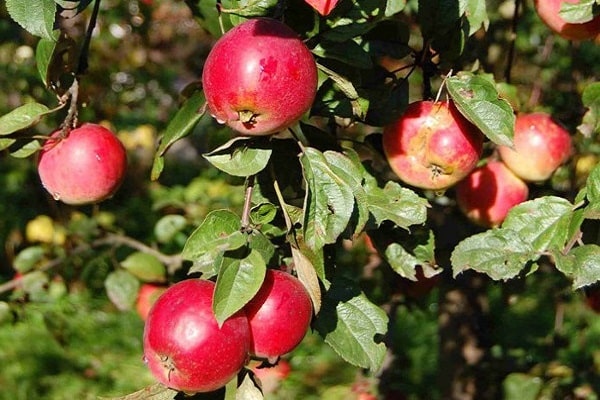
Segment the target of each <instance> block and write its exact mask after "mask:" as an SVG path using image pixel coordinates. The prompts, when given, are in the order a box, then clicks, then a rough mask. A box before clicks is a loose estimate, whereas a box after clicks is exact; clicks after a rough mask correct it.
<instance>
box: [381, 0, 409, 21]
mask: <svg viewBox="0 0 600 400" xmlns="http://www.w3.org/2000/svg"><path fill="white" fill-rule="evenodd" d="M404 7H406V0H387V4H386V6H385V16H386V17H391V16H392V15H394V14H398V13H399V12H401V11H402V10H403V9H404Z"/></svg>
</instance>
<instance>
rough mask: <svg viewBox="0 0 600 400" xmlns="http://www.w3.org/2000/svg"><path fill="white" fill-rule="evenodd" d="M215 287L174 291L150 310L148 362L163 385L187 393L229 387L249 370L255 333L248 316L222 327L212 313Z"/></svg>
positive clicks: (194, 282) (199, 283)
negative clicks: (240, 373) (229, 383)
mask: <svg viewBox="0 0 600 400" xmlns="http://www.w3.org/2000/svg"><path fill="white" fill-rule="evenodd" d="M214 288H215V284H214V283H213V282H211V281H206V280H201V279H188V280H184V281H181V282H179V283H176V284H174V285H172V286H170V287H169V288H168V289H167V290H166V291H165V292H164V293H163V294H162V295H161V296H160V297H159V298H158V300H156V302H155V303H154V306H152V308H151V309H150V313H149V314H148V319H147V320H146V325H145V328H144V359H145V361H146V363H147V365H148V367H149V368H150V371H151V372H152V374H153V375H154V377H155V378H156V379H157V380H158V381H159V382H160V383H162V384H164V385H166V386H168V387H170V388H172V389H175V390H179V391H183V392H186V393H196V392H209V391H213V390H216V389H219V388H220V387H222V386H224V385H225V384H226V383H227V382H229V381H230V380H231V379H232V378H234V377H235V376H236V375H237V373H238V372H239V371H240V370H241V369H242V368H243V367H244V365H245V364H246V361H247V357H248V350H249V348H250V340H251V338H250V328H249V326H248V319H247V318H246V315H245V314H244V312H243V311H240V312H238V313H236V314H234V315H233V316H232V317H230V318H229V319H227V320H226V321H225V322H224V323H223V325H222V326H221V327H219V324H218V322H217V320H216V319H215V315H214V313H213V310H212V298H213V292H214Z"/></svg>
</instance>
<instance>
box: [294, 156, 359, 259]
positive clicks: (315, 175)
mask: <svg viewBox="0 0 600 400" xmlns="http://www.w3.org/2000/svg"><path fill="white" fill-rule="evenodd" d="M300 162H301V163H302V167H303V171H304V179H305V180H306V184H307V188H308V190H307V194H306V198H305V207H304V210H305V214H304V239H305V241H306V244H307V245H308V247H310V248H312V249H317V248H320V247H323V245H325V244H327V243H334V242H335V241H336V239H337V238H338V236H339V235H340V234H341V233H342V232H343V231H344V229H346V226H347V225H348V222H349V221H350V217H351V216H352V210H353V209H354V194H353V193H352V189H351V188H350V186H349V185H348V183H347V182H346V181H345V180H344V178H345V175H344V174H341V173H340V172H339V171H338V170H337V169H334V168H332V167H331V165H330V163H329V162H328V160H327V158H326V157H325V155H324V154H323V153H321V152H320V151H319V150H317V149H314V148H311V147H307V148H306V149H305V150H304V152H303V154H302V156H301V158H300Z"/></svg>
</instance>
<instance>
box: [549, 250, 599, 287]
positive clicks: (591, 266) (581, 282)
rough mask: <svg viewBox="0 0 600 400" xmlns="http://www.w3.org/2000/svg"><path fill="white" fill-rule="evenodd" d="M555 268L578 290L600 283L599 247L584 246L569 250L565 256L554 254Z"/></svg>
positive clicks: (558, 253)
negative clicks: (571, 280)
mask: <svg viewBox="0 0 600 400" xmlns="http://www.w3.org/2000/svg"><path fill="white" fill-rule="evenodd" d="M554 255H555V257H554V258H555V260H556V268H557V269H558V270H559V271H561V272H562V273H564V274H565V275H567V276H570V277H571V278H572V279H573V288H574V289H579V288H582V287H584V286H588V285H591V284H593V283H596V282H598V281H600V246H599V245H596V244H585V245H582V246H578V247H575V248H574V249H571V251H569V253H568V254H567V255H564V254H561V253H560V252H555V253H554Z"/></svg>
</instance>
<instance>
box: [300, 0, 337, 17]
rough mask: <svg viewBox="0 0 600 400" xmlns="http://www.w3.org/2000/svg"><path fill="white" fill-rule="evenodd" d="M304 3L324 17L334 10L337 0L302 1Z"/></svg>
mask: <svg viewBox="0 0 600 400" xmlns="http://www.w3.org/2000/svg"><path fill="white" fill-rule="evenodd" d="M304 1H306V3H307V4H308V5H309V6H311V7H312V8H314V9H315V10H317V11H318V12H319V14H321V15H323V16H325V15H329V13H330V12H331V11H332V10H333V9H334V8H335V6H336V5H337V3H338V1H339V0H304Z"/></svg>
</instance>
